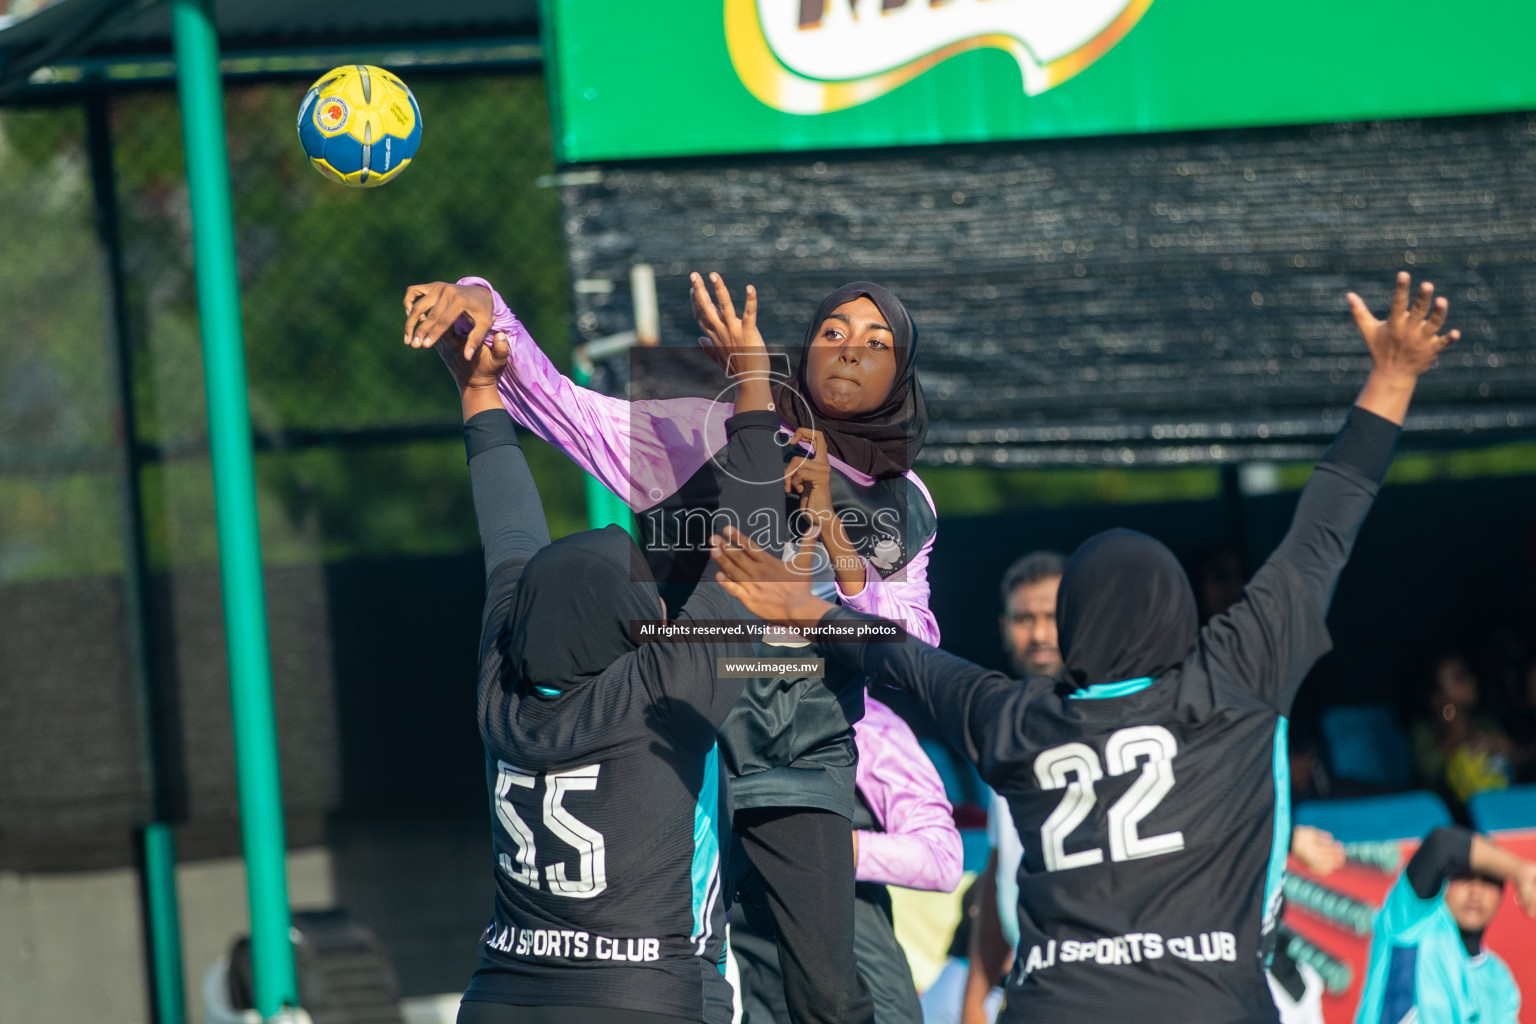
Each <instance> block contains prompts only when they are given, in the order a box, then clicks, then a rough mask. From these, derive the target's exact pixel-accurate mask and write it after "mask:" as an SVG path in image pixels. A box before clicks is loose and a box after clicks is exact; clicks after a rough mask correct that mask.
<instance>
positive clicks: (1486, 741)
mask: <svg viewBox="0 0 1536 1024" xmlns="http://www.w3.org/2000/svg"><path fill="white" fill-rule="evenodd" d="M1425 704H1426V706H1425V711H1426V712H1427V715H1425V716H1424V717H1420V718H1419V719H1418V720H1417V721H1415V722H1414V723H1413V727H1412V741H1413V767H1414V772H1415V774H1416V776H1417V781H1418V782H1419V784H1420V785H1422V786H1425V787H1427V788H1430V789H1434V790H1437V791H1439V792H1441V793H1443V794H1446V795H1448V796H1449V797H1451V798H1452V799H1454V800H1455V801H1456V802H1457V803H1459V804H1465V803H1466V802H1467V801H1468V800H1470V799H1472V797H1474V796H1475V795H1477V794H1478V793H1482V792H1486V791H1487V790H1490V789H1504V788H1505V787H1507V786H1508V785H1509V783H1510V779H1511V778H1512V775H1513V772H1512V767H1511V766H1512V755H1513V754H1514V749H1515V748H1514V744H1513V742H1512V741H1511V740H1510V738H1509V736H1508V735H1506V734H1505V732H1504V730H1503V729H1502V728H1501V727H1500V726H1499V723H1498V721H1497V720H1496V719H1494V718H1493V717H1492V716H1491V715H1489V714H1487V713H1486V712H1485V711H1484V710H1482V709H1481V708H1480V707H1479V688H1478V682H1477V676H1475V675H1474V674H1473V673H1472V669H1471V667H1470V666H1469V665H1468V664H1467V661H1466V659H1465V658H1463V657H1461V656H1460V655H1456V654H1451V655H1445V656H1442V657H1440V658H1437V659H1435V660H1434V661H1433V662H1431V667H1430V672H1429V685H1428V699H1427V701H1426V702H1425Z"/></svg>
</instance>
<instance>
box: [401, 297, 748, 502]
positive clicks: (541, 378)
mask: <svg viewBox="0 0 1536 1024" xmlns="http://www.w3.org/2000/svg"><path fill="white" fill-rule="evenodd" d="M405 308H406V322H405V327H406V332H405V343H406V344H408V345H411V346H413V347H416V348H424V347H429V346H433V345H435V344H437V342H438V341H439V340H441V339H443V338H447V339H449V340H451V341H460V342H462V344H463V345H464V347H465V348H466V349H467V348H470V347H472V346H474V345H477V344H479V342H480V341H482V340H483V339H484V338H485V337H486V335H487V333H488V332H490V331H500V332H501V333H503V334H505V335H506V336H507V341H508V345H509V348H510V355H509V358H508V361H507V363H506V366H505V367H504V369H503V371H502V374H501V377H500V379H499V381H498V386H499V388H500V400H501V403H502V405H503V406H505V408H506V410H507V412H509V413H511V415H512V418H513V419H515V420H516V421H517V422H518V423H520V424H522V425H523V426H524V427H526V428H527V429H528V430H531V431H532V432H533V433H534V434H536V435H537V436H539V437H541V438H543V439H544V440H545V441H548V442H549V443H550V444H552V445H554V446H555V447H557V448H559V449H560V450H561V451H563V452H565V453H566V454H567V455H568V456H570V458H571V459H572V460H573V461H574V462H575V463H576V464H577V465H578V466H580V467H581V468H582V469H584V470H585V471H587V472H588V473H591V474H592V475H593V476H594V477H596V478H597V479H598V480H599V481H601V482H602V484H603V486H605V487H607V488H608V489H609V490H611V491H613V492H614V493H615V494H617V495H618V496H619V497H620V498H622V499H623V500H624V501H625V502H626V503H627V504H628V505H629V507H630V508H632V509H637V510H639V509H645V508H649V507H650V506H652V505H654V504H656V502H658V501H660V500H662V499H663V498H665V497H666V496H668V495H670V494H672V493H674V492H675V491H676V490H677V489H678V488H679V487H681V486H682V485H683V483H684V482H686V481H687V480H688V478H689V477H691V476H692V475H693V474H694V473H695V472H697V471H698V469H699V467H700V466H702V465H704V463H705V461H706V460H707V459H708V458H709V457H710V455H711V454H712V453H714V452H716V451H718V450H719V449H720V448H721V446H722V445H724V443H725V435H724V424H723V421H724V418H725V417H724V416H723V415H721V414H720V412H719V411H718V410H717V409H716V403H714V402H712V401H709V400H707V399H701V398H675V399H666V400H654V401H643V402H628V401H625V400H624V399H622V398H611V397H609V396H607V395H603V394H600V393H598V392H596V391H593V390H591V389H590V388H583V387H579V386H577V385H576V384H575V383H574V382H573V381H571V379H570V378H568V377H566V376H565V375H564V374H562V373H561V372H560V371H559V370H558V369H557V368H556V367H555V364H554V363H552V362H550V360H549V357H548V356H546V355H545V354H544V352H543V351H542V350H541V349H540V348H539V346H538V343H537V342H536V341H534V339H533V336H532V335H531V334H529V333H528V330H527V328H526V327H524V326H523V324H522V322H521V321H520V320H518V318H517V317H516V316H515V315H514V314H513V313H512V310H511V309H509V308H508V307H507V304H506V303H505V302H503V301H502V298H501V295H500V294H498V293H497V292H496V290H495V289H494V288H492V287H491V285H490V283H489V282H488V281H486V280H485V279H484V278H480V277H465V278H461V279H460V280H459V281H458V283H457V284H449V283H447V282H443V281H438V282H434V283H431V284H420V285H412V286H411V287H410V288H409V289H407V290H406V293H405ZM451 328H456V330H450V329H451Z"/></svg>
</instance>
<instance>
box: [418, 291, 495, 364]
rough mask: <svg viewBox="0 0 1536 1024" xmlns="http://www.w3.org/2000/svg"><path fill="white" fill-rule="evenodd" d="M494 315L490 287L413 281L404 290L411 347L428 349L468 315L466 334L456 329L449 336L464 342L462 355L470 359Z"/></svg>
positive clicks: (489, 328) (488, 328) (483, 337)
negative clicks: (413, 282)
mask: <svg viewBox="0 0 1536 1024" xmlns="http://www.w3.org/2000/svg"><path fill="white" fill-rule="evenodd" d="M495 316H496V308H495V303H494V302H493V301H492V299H491V291H490V289H489V288H482V287H480V286H479V285H473V284H449V283H447V282H446V281H434V282H432V283H431V284H413V285H411V286H410V287H409V288H407V289H406V290H405V343H406V344H407V345H409V346H411V347H412V348H431V347H432V346H433V345H435V344H437V342H438V340H439V339H440V338H442V337H443V335H444V333H445V332H447V331H448V329H449V328H451V327H453V326H454V325H455V324H456V323H458V322H459V320H460V318H461V317H467V318H468V319H469V331H468V333H467V334H463V335H460V334H459V333H458V332H456V331H455V332H454V333H453V334H452V335H450V337H452V338H454V339H456V340H459V341H461V342H462V343H463V344H462V346H461V347H462V348H463V351H464V358H465V359H466V360H469V359H472V358H473V357H474V351H475V350H476V349H478V348H479V347H480V345H481V343H482V342H483V341H485V336H486V334H488V333H489V332H490V330H491V322H492V321H493V320H494V319H495ZM503 364H505V360H503Z"/></svg>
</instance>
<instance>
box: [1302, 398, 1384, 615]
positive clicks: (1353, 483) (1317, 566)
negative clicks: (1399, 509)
mask: <svg viewBox="0 0 1536 1024" xmlns="http://www.w3.org/2000/svg"><path fill="white" fill-rule="evenodd" d="M1401 432H1402V431H1401V429H1400V428H1399V427H1398V426H1397V425H1396V424H1394V423H1392V422H1391V421H1390V420H1388V419H1387V418H1386V417H1383V416H1380V415H1378V414H1376V413H1373V412H1372V411H1371V410H1369V409H1366V408H1365V407H1364V406H1359V407H1356V408H1355V409H1352V410H1351V411H1350V414H1349V419H1348V420H1347V421H1346V422H1345V425H1344V429H1343V430H1341V431H1339V434H1338V436H1337V437H1336V438H1335V439H1334V442H1333V445H1332V446H1331V447H1330V448H1329V449H1328V452H1327V454H1325V455H1324V456H1323V458H1322V460H1321V461H1320V462H1319V463H1318V467H1317V470H1316V472H1314V473H1313V474H1312V479H1311V480H1309V481H1307V486H1306V487H1305V488H1304V489H1303V490H1302V493H1301V499H1300V501H1298V502H1297V504H1296V514H1295V517H1294V518H1293V519H1292V521H1291V528H1290V530H1289V531H1288V532H1287V533H1286V536H1285V539H1284V540H1283V541H1281V544H1280V553H1281V554H1283V555H1284V556H1285V557H1286V558H1287V559H1288V560H1289V561H1290V563H1291V564H1292V565H1293V566H1294V567H1295V568H1296V570H1297V571H1298V572H1299V573H1300V574H1301V577H1302V579H1303V581H1305V583H1306V585H1307V589H1308V591H1310V592H1311V594H1312V597H1313V599H1314V600H1315V601H1317V603H1318V607H1320V608H1323V609H1327V607H1328V605H1329V603H1330V602H1331V601H1332V600H1333V589H1334V586H1335V585H1336V584H1337V583H1338V579H1339V574H1340V573H1341V572H1343V570H1344V565H1345V564H1346V563H1347V562H1348V561H1349V556H1350V553H1351V552H1352V551H1353V550H1354V546H1355V538H1356V537H1357V536H1358V535H1359V533H1360V527H1361V525H1362V524H1363V523H1364V522H1365V517H1366V515H1367V513H1369V512H1370V510H1371V506H1372V504H1374V503H1375V500H1376V493H1377V490H1378V488H1379V487H1380V484H1381V480H1382V479H1383V478H1384V477H1385V476H1386V473H1387V467H1388V466H1389V465H1391V462H1392V454H1393V452H1394V451H1395V450H1396V447H1397V439H1398V436H1399V435H1400V434H1401Z"/></svg>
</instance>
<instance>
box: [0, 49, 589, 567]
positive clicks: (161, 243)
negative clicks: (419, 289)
mask: <svg viewBox="0 0 1536 1024" xmlns="http://www.w3.org/2000/svg"><path fill="white" fill-rule="evenodd" d="M305 88H306V85H305V83H302V82H299V83H292V84H263V85H245V86H234V87H231V88H230V89H229V91H228V94H227V105H226V109H227V117H228V124H229V136H228V149H229V155H230V170H231V180H232V185H233V191H234V200H235V216H236V224H237V233H238V234H237V237H238V247H239V259H240V280H241V289H242V296H243V303H244V322H245V332H246V352H247V363H248V367H249V374H250V395H251V409H252V419H253V421H254V426H255V428H256V430H257V431H260V432H266V433H272V434H275V435H277V436H278V437H279V438H281V437H282V436H283V434H284V432H287V431H295V430H305V431H315V430H322V431H351V430H360V429H368V428H379V427H402V426H407V427H408V426H416V425H424V424H438V425H444V424H447V425H451V424H453V423H455V422H456V421H457V415H458V411H457V405H458V403H457V400H456V395H455V392H454V389H453V386H452V384H451V383H450V381H449V379H448V376H447V373H446V372H445V371H444V370H443V369H442V367H441V366H439V365H438V360H437V357H436V356H435V355H433V354H431V353H426V352H420V351H416V350H412V349H408V348H406V347H405V346H404V345H403V344H402V343H401V336H402V331H401V327H402V323H403V320H404V315H403V309H402V306H401V296H402V295H403V293H404V290H405V288H406V286H407V285H409V284H412V283H416V282H421V281H430V280H439V279H450V280H451V279H454V278H457V277H459V276H462V275H465V274H471V273H473V274H479V275H483V276H485V277H487V278H490V279H491V280H493V281H494V282H496V284H497V286H498V287H499V288H500V289H501V291H502V293H503V294H504V295H505V296H506V298H507V301H508V302H509V303H510V304H511V305H512V307H513V308H514V309H516V310H517V311H518V312H519V314H520V315H521V316H522V317H523V319H524V322H525V323H526V324H527V325H528V327H529V329H530V330H531V331H532V332H533V334H534V336H535V337H536V338H538V339H539V340H540V343H541V344H542V345H543V346H544V347H545V348H546V350H547V351H549V352H550V354H551V356H552V357H553V358H554V359H555V360H556V362H557V363H559V364H561V365H566V364H567V363H568V355H569V332H570V328H569V320H570V315H569V293H570V289H569V283H568V279H567V274H566V269H565V254H564V247H563V242H562V234H561V230H560V211H559V199H558V195H557V193H556V191H555V190H554V189H551V188H541V187H539V186H538V185H537V181H538V179H539V178H540V177H541V176H543V175H546V174H549V173H550V172H551V171H552V170H553V165H552V159H551V154H550V142H549V128H548V125H549V119H548V111H547V108H546V106H545V99H544V84H543V80H542V79H541V78H540V77H539V76H538V75H537V74H529V75H517V76H498V77H476V78H452V79H430V78H428V79H424V80H423V81H420V82H416V83H413V88H414V91H415V92H416V95H417V99H418V101H419V103H420V105H421V108H422V112H423V144H422V148H421V150H420V152H419V154H418V157H417V159H416V162H415V163H414V164H413V165H412V166H411V167H410V168H408V169H407V171H406V172H405V173H404V174H403V175H402V176H401V177H400V178H398V179H397V180H395V181H394V182H392V183H390V184H389V185H388V186H387V187H384V188H379V189H368V190H353V189H344V188H341V187H338V186H336V185H333V184H331V183H330V182H328V181H326V180H325V179H323V178H322V177H321V176H320V175H319V174H317V173H316V172H315V171H314V170H313V169H312V168H310V167H309V165H308V162H307V161H306V160H305V158H304V155H303V152H302V151H301V150H300V148H299V145H298V141H297V139H296V137H295V134H294V128H293V124H294V120H293V119H294V116H295V112H296V111H297V109H298V105H299V102H300V99H301V98H302V96H303V93H304V90H305ZM110 102H111V106H110V117H111V124H112V132H113V137H114V143H115V145H114V154H115V160H116V172H117V195H118V202H119V206H120V222H121V230H122V237H123V256H124V261H125V269H126V274H127V280H128V290H129V306H130V323H129V333H130V336H131V339H132V347H133V353H134V379H133V388H134V394H135V397H136V405H137V409H138V415H139V437H138V439H137V440H138V441H139V442H140V443H143V444H147V445H153V446H158V447H160V448H161V449H162V450H163V452H164V453H165V458H164V459H163V461H161V462H159V463H158V464H152V465H150V466H149V467H148V468H147V469H146V470H145V476H144V480H143V484H144V495H145V505H146V512H147V517H148V525H149V549H150V558H151V563H152V565H153V566H155V567H157V568H167V567H170V566H183V565H192V564H211V563H213V562H214V561H215V560H216V542H215V535H214V526H213V495H212V484H211V480H210V477H209V472H208V463H207V458H206V422H205V412H206V409H205V396H204V392H203V384H202V361H201V354H200V348H199V341H198V335H197V318H196V311H195V292H194V285H193V278H192V265H191V233H190V231H191V223H190V215H189V212H188V206H187V195H186V185H185V181H184V177H183V169H182V150H181V127H180V122H179V118H178V114H177V108H176V100H175V95H174V93H172V92H169V91H148V92H138V93H131V94H127V95H124V96H121V97H118V98H114V99H113V100H111V101H110ZM93 216H94V214H93V203H92V193H91V182H90V172H89V166H88V162H87V158H86V141H85V119H84V117H83V115H82V112H81V110H80V108H78V107H75V106H67V107H59V108H40V109H21V110H6V111H4V112H3V113H0V223H3V224H4V225H5V229H4V230H3V231H0V301H4V302H5V304H6V306H7V308H9V309H11V310H13V311H15V315H16V317H17V319H16V320H15V321H13V323H12V327H13V329H14V331H13V333H11V336H10V339H9V340H8V341H7V343H6V344H5V345H3V346H0V381H3V384H0V579H26V578H42V577H56V576H69V575H79V574H86V573H98V572H112V571H116V570H117V569H119V568H120V566H121V561H122V555H121V542H120V537H119V527H118V525H117V523H118V516H117V510H118V505H117V502H118V501H119V490H120V487H119V477H118V476H117V473H116V470H117V469H118V467H120V465H121V461H120V456H119V455H118V454H116V451H117V446H118V444H119V442H120V441H121V438H120V436H119V435H120V419H119V417H118V415H117V413H116V400H115V389H114V384H113V378H112V376H111V366H112V361H111V352H112V348H111V345H112V342H111V337H112V335H111V322H110V315H111V314H110V300H109V296H108V293H107V285H106V274H105V270H104V267H105V263H104V257H103V255H102V252H101V249H100V246H99V245H98V242H97V236H96V232H95V226H94V222H93ZM529 456H530V459H531V461H532V463H533V465H534V469H535V472H536V474H537V475H538V478H539V481H540V486H541V490H542V492H543V495H544V498H545V504H546V507H547V509H548V511H549V514H550V518H551V521H552V522H551V525H552V527H553V528H554V530H555V531H556V533H557V534H563V533H567V532H570V531H572V530H575V529H580V528H582V527H583V526H584V525H585V513H584V509H583V505H582V493H581V477H580V474H579V472H578V471H577V470H576V469H575V468H574V466H572V465H571V463H570V462H569V460H567V459H565V458H564V457H563V456H561V455H559V454H558V453H556V452H554V451H552V450H550V449H549V448H547V447H546V446H544V445H542V444H541V443H538V442H534V443H532V444H530V445H529ZM257 473H258V484H259V488H260V509H261V521H262V532H263V543H264V551H265V555H266V558H267V560H268V561H269V562H273V563H283V562H305V561H313V560H316V559H325V560H331V559H337V558H347V557H358V556H369V555H389V554H402V553H427V552H443V551H459V550H468V549H472V548H473V547H475V546H476V544H477V540H476V535H475V529H474V516H473V509H472V506H471V504H470V500H469V490H468V482H467V476H466V474H465V472H464V468H463V450H462V447H461V445H460V444H459V443H458V442H457V441H456V440H454V439H452V438H447V439H443V440H424V441H412V442H408V443H400V444H391V445H370V446H347V447H335V446H333V447H323V448H306V449H302V450H293V451H285V450H283V448H282V445H281V443H279V445H278V450H276V451H274V452H270V453H264V454H262V455H261V456H260V457H259V458H258V460H257Z"/></svg>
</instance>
